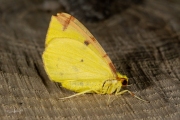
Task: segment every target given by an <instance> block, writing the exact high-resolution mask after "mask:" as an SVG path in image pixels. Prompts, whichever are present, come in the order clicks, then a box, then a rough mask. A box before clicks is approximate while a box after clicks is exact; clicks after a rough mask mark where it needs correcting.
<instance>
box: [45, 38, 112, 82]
mask: <svg viewBox="0 0 180 120" xmlns="http://www.w3.org/2000/svg"><path fill="white" fill-rule="evenodd" d="M43 62H44V67H45V70H46V72H47V74H48V76H49V78H50V79H51V80H53V81H56V82H64V81H65V80H83V81H84V80H91V82H92V81H93V80H108V79H113V78H114V75H113V74H112V72H111V69H109V65H107V64H106V62H105V61H104V60H103V59H102V58H100V57H99V56H98V55H97V54H96V53H95V52H94V51H93V50H91V49H90V48H89V47H88V46H87V45H85V44H83V43H82V42H79V41H78V40H75V39H70V38H54V39H52V40H51V41H50V42H49V43H48V45H47V46H46V49H45V51H44V53H43Z"/></svg>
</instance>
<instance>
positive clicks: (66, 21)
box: [57, 13, 75, 31]
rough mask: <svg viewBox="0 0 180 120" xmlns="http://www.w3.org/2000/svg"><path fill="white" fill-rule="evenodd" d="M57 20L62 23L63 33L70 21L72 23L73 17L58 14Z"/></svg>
mask: <svg viewBox="0 0 180 120" xmlns="http://www.w3.org/2000/svg"><path fill="white" fill-rule="evenodd" d="M57 19H58V20H59V21H60V22H61V23H62V25H63V26H64V27H63V31H65V30H66V29H67V27H68V25H69V24H70V22H71V21H74V19H75V18H74V17H73V16H72V15H70V16H67V15H65V14H63V13H62V14H58V16H57Z"/></svg>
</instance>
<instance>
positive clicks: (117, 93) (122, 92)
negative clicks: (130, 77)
mask: <svg viewBox="0 0 180 120" xmlns="http://www.w3.org/2000/svg"><path fill="white" fill-rule="evenodd" d="M126 92H128V93H129V94H131V95H132V96H133V97H135V98H137V99H139V100H141V101H144V102H149V101H147V100H143V99H141V98H140V97H138V96H136V95H135V94H134V93H132V92H131V91H129V90H123V91H121V92H116V93H115V95H121V94H124V93H126Z"/></svg>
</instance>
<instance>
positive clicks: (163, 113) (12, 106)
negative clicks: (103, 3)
mask: <svg viewBox="0 0 180 120" xmlns="http://www.w3.org/2000/svg"><path fill="white" fill-rule="evenodd" d="M40 4H42V3H40V2H39V3H37V1H34V2H30V1H28V0H26V1H21V0H16V1H13V0H9V1H7V0H1V1H0V103H1V104H0V119H1V120H2V119H4V120H10V119H11V120H13V119H14V120H16V119H23V120H24V119H30V120H33V119H46V120H48V119H58V120H59V119H91V120H92V119H99V120H105V119H167V120H169V119H173V120H177V119H179V118H180V14H179V13H180V3H179V1H178V0H176V1H175V0H166V1H165V0H158V1H157V0H147V1H144V3H143V4H141V5H137V6H131V7H129V8H127V9H126V10H124V11H123V12H121V13H119V14H116V15H113V16H111V17H110V18H109V19H107V20H104V21H102V22H98V23H86V22H84V24H85V25H86V26H87V27H88V28H89V30H90V31H91V32H92V33H93V34H94V36H95V37H96V38H97V39H98V41H99V42H100V43H101V45H102V46H103V47H104V48H105V50H106V51H107V53H108V54H109V56H110V57H111V59H112V61H113V62H114V63H115V65H116V67H117V69H118V71H120V72H121V73H123V74H126V75H127V76H128V77H129V81H130V84H131V86H130V87H128V89H129V90H131V91H133V92H134V93H135V94H137V95H138V96H141V97H142V98H144V99H146V100H149V101H150V103H145V102H141V101H139V100H137V99H135V98H133V97H132V96H131V95H129V94H124V95H122V96H119V97H118V98H117V99H115V101H114V102H113V103H111V104H110V106H107V104H106V103H107V100H108V97H109V96H108V95H96V94H88V95H82V96H78V97H75V98H72V99H69V100H66V101H61V100H58V98H61V97H64V96H69V95H72V94H74V93H73V92H71V91H68V90H65V89H64V88H61V87H60V85H59V84H57V83H53V82H51V81H50V80H49V79H48V77H47V75H46V73H45V71H44V68H43V64H42V59H41V54H42V52H43V50H44V39H45V35H46V30H47V27H48V24H49V20H50V16H51V13H47V12H45V11H43V10H39V9H38V8H39V7H40V6H39V5H40ZM113 98H116V97H115V96H112V99H113Z"/></svg>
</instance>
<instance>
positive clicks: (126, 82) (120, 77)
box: [117, 72, 128, 86]
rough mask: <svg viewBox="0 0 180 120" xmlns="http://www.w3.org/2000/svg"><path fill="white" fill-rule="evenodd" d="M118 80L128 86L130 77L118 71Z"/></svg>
mask: <svg viewBox="0 0 180 120" xmlns="http://www.w3.org/2000/svg"><path fill="white" fill-rule="evenodd" d="M117 80H119V81H121V83H122V85H123V86H126V85H127V84H128V78H127V76H126V75H122V74H120V73H118V72H117Z"/></svg>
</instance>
